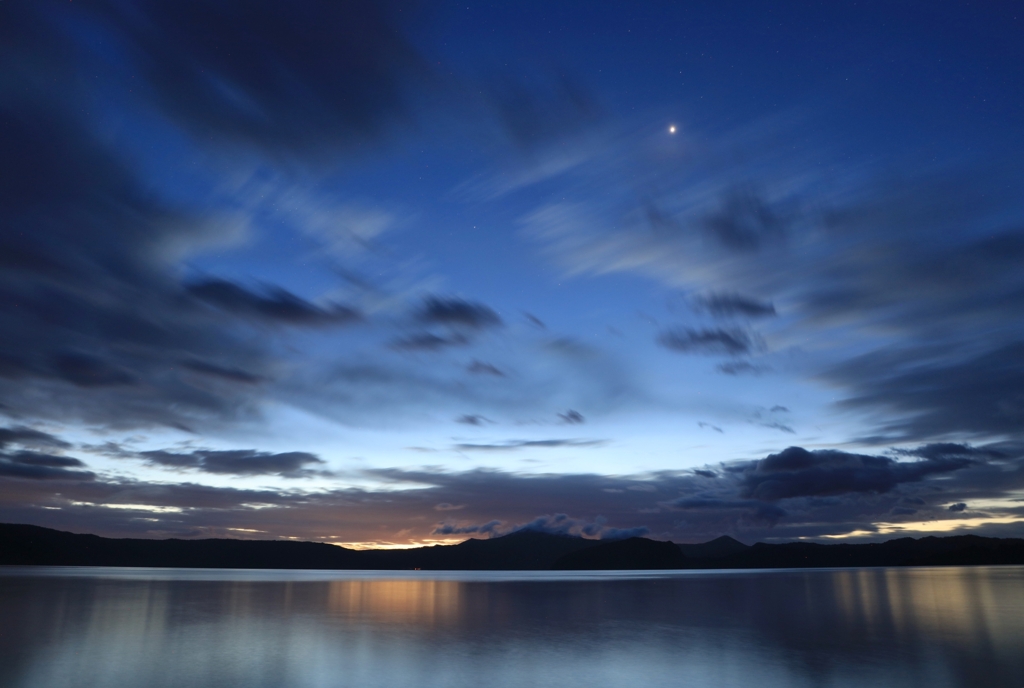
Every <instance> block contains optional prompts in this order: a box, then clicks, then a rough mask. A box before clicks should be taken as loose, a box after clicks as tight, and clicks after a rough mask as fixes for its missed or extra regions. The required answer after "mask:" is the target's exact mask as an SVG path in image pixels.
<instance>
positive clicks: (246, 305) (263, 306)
mask: <svg viewBox="0 0 1024 688" xmlns="http://www.w3.org/2000/svg"><path fill="white" fill-rule="evenodd" d="M186 289H187V291H188V292H189V293H190V294H192V295H193V296H195V297H196V298H198V299H200V300H202V301H205V302H207V303H209V304H211V305H214V306H216V307H217V308H220V309H222V310H224V311H226V312H228V313H232V314H235V315H240V316H244V317H249V318H255V319H257V320H261V321H263V322H268V323H285V324H289V325H339V324H344V323H349V322H352V321H355V320H359V319H360V318H361V316H360V314H359V312H358V311H356V310H355V309H353V308H350V307H348V306H344V305H341V304H331V305H330V306H328V307H326V308H321V307H320V306H316V305H314V304H312V303H310V302H308V301H306V300H304V299H301V298H299V297H298V296H295V295H294V294H292V293H290V292H288V291H286V290H284V289H281V288H280V287H266V288H264V293H262V294H260V293H256V292H254V291H250V290H249V289H246V288H244V287H242V286H239V285H238V284H235V283H234V282H229V281H227V280H223V279H206V280H202V281H200V282H195V283H193V284H189V285H187V286H186Z"/></svg>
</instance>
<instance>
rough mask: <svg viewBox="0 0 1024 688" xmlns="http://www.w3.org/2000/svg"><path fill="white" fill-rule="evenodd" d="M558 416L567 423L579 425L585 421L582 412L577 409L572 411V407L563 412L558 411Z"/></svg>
mask: <svg viewBox="0 0 1024 688" xmlns="http://www.w3.org/2000/svg"><path fill="white" fill-rule="evenodd" d="M558 417H559V418H561V419H562V422H563V423H565V424H567V425H580V424H582V423H585V422H587V421H586V419H585V418H584V417H583V414H582V413H580V412H579V411H573V410H572V409H569V410H568V411H566V412H565V413H559V414H558Z"/></svg>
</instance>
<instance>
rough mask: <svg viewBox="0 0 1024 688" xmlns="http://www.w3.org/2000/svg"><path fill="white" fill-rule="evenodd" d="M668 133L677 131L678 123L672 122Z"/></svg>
mask: <svg viewBox="0 0 1024 688" xmlns="http://www.w3.org/2000/svg"><path fill="white" fill-rule="evenodd" d="M668 133H670V134H674V133H676V125H674V124H670V125H669V127H668Z"/></svg>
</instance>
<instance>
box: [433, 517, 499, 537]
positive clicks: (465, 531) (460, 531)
mask: <svg viewBox="0 0 1024 688" xmlns="http://www.w3.org/2000/svg"><path fill="white" fill-rule="evenodd" d="M501 523H502V522H501V521H498V520H493V521H488V522H487V523H482V524H475V525H467V526H458V525H454V524H451V523H442V524H440V525H438V526H437V527H436V528H434V530H433V531H432V532H431V535H471V534H475V533H479V534H481V535H490V534H492V533H495V532H497V529H498V527H499V526H500V525H501Z"/></svg>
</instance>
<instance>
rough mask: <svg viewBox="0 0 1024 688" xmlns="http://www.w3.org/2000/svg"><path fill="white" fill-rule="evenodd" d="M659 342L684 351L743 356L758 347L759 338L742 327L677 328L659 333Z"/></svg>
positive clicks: (675, 349)
mask: <svg viewBox="0 0 1024 688" xmlns="http://www.w3.org/2000/svg"><path fill="white" fill-rule="evenodd" d="M658 343H659V344H661V345H662V346H664V347H665V348H667V349H672V350H673V351H679V352H682V353H697V354H710V355H726V356H742V355H744V354H748V353H750V352H751V351H753V350H754V349H755V348H757V345H758V343H757V340H756V338H754V337H753V336H751V335H750V334H749V333H747V332H745V331H744V330H740V329H729V330H725V329H700V330H695V329H689V328H687V329H675V330H666V331H665V332H662V333H661V334H660V335H658Z"/></svg>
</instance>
